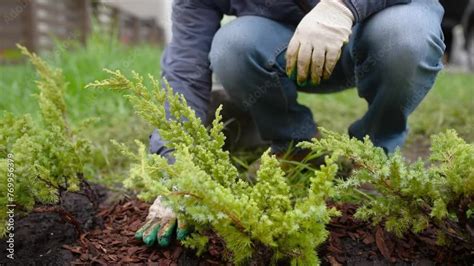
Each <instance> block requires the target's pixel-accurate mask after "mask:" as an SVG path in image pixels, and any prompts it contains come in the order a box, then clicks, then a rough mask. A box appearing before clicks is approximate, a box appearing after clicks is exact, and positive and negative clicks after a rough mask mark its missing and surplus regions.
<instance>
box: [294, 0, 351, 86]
mask: <svg viewBox="0 0 474 266" xmlns="http://www.w3.org/2000/svg"><path fill="white" fill-rule="evenodd" d="M353 23H354V16H353V14H352V12H351V11H350V10H349V8H347V7H346V6H345V4H344V3H343V2H342V0H321V2H319V4H317V5H316V6H315V7H314V8H313V9H312V10H311V11H310V12H309V13H308V14H307V15H306V16H305V17H304V18H303V19H302V20H301V22H300V23H299V25H298V27H297V28H296V31H295V33H294V35H293V37H292V38H291V41H290V43H289V45H288V49H287V52H286V73H287V75H288V77H290V78H291V79H293V80H294V79H295V77H296V81H297V84H298V85H299V86H305V85H306V84H307V81H308V79H310V80H311V84H312V85H313V86H315V85H317V84H319V83H320V82H321V79H328V78H329V77H330V76H331V74H332V71H333V70H334V67H335V66H336V63H337V61H339V57H340V55H341V50H342V46H343V45H344V43H347V42H348V41H349V35H350V34H351V31H352V25H353Z"/></svg>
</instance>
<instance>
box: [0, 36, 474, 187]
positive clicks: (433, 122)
mask: <svg viewBox="0 0 474 266" xmlns="http://www.w3.org/2000/svg"><path fill="white" fill-rule="evenodd" d="M43 56H44V57H45V58H46V59H47V61H48V62H50V63H51V64H52V65H53V66H56V67H60V68H61V69H62V70H63V73H64V75H65V77H66V80H67V81H68V83H69V86H68V88H67V91H66V102H67V106H68V112H69V114H70V119H71V122H72V123H73V124H76V123H77V122H78V121H80V120H82V119H84V118H91V117H95V118H98V121H97V122H95V123H94V124H93V126H92V127H91V128H90V130H89V131H88V132H87V134H88V135H89V137H90V138H91V139H92V140H93V141H94V143H95V144H96V146H97V148H98V149H97V152H96V154H95V155H94V156H95V158H94V160H95V161H96V163H97V165H98V166H99V168H100V169H101V171H100V172H99V173H98V174H97V175H98V178H99V179H104V180H109V179H110V180H119V179H120V178H119V176H120V175H123V174H124V171H125V169H126V161H125V160H124V159H123V157H122V156H120V155H119V154H117V151H116V150H115V149H114V148H113V147H112V145H111V144H110V139H116V140H118V141H119V142H124V143H132V142H133V141H134V139H139V140H141V141H143V142H145V143H147V138H148V134H149V133H150V132H151V128H150V127H149V126H148V125H146V123H144V122H143V121H142V120H141V119H139V118H138V117H137V116H136V115H134V113H133V110H132V108H131V106H130V105H129V104H128V102H127V100H126V99H124V97H122V95H121V94H120V93H118V92H112V91H107V90H104V91H99V90H87V89H84V86H85V85H86V84H87V83H89V82H92V81H94V80H97V79H103V78H105V77H106V76H107V75H106V74H105V73H104V72H103V71H102V69H104V68H108V69H120V70H121V71H122V72H124V73H129V72H130V71H131V70H135V71H137V72H138V73H143V74H146V73H151V74H152V75H155V76H158V75H159V73H160V56H161V49H160V48H159V47H153V46H147V45H142V46H135V47H128V46H124V45H122V44H120V43H118V42H117V41H114V40H113V39H112V38H104V37H102V36H100V34H94V35H93V36H92V37H91V38H90V40H89V41H88V43H87V45H86V46H80V45H78V44H77V43H58V44H57V49H55V50H54V52H52V53H49V54H45V55H43ZM0 75H1V76H0V92H1V97H0V110H7V111H10V112H13V113H16V114H23V113H30V114H32V115H33V116H34V117H38V106H37V104H36V100H35V98H34V96H33V94H34V93H36V87H35V84H34V80H35V72H34V70H33V68H32V66H31V65H29V64H19V65H7V66H0ZM473 84H474V75H469V74H456V73H448V72H442V73H441V74H440V75H439V78H438V80H437V81H436V84H435V87H434V88H433V90H431V92H430V93H429V94H428V96H427V98H426V100H425V101H424V102H423V103H422V104H421V106H420V107H419V108H418V109H417V110H416V111H415V112H414V114H413V115H412V116H411V118H410V128H411V131H410V135H409V139H408V142H407V147H409V148H410V147H416V146H417V145H420V143H423V145H426V144H424V143H426V142H427V136H429V135H430V134H433V133H437V132H441V131H444V130H445V129H447V128H454V129H456V130H457V131H458V132H459V133H460V134H461V136H462V137H463V138H465V139H466V140H467V141H469V142H472V141H474V130H473V125H474V116H473V115H472V114H473V113H474V96H473V95H474V91H473V90H472V88H473V86H474V85H473ZM299 100H300V102H302V103H303V104H306V105H308V106H309V107H310V108H311V109H312V110H313V112H314V117H315V119H316V121H317V122H318V124H319V125H320V126H323V127H326V128H328V129H331V130H335V131H338V132H346V130H347V127H348V126H349V125H350V124H351V123H352V122H353V121H355V120H356V119H358V118H359V117H361V116H362V115H363V114H364V112H365V111H366V109H367V104H366V103H365V101H364V100H363V99H360V98H359V97H358V96H357V92H356V90H354V89H352V90H347V91H344V92H341V93H336V94H328V95H320V94H318V95H316V94H300V99H299ZM110 180H109V181H110Z"/></svg>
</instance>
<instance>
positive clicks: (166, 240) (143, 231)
mask: <svg viewBox="0 0 474 266" xmlns="http://www.w3.org/2000/svg"><path fill="white" fill-rule="evenodd" d="M164 202H165V199H164V198H163V197H162V196H159V197H157V198H156V200H155V201H154V202H153V204H152V205H151V206H150V209H149V210H148V216H147V217H146V219H145V224H144V225H143V226H142V227H141V228H140V229H138V231H137V232H136V233H135V238H136V239H137V240H142V241H143V242H144V243H145V244H146V245H147V246H152V245H153V244H154V243H155V242H158V244H159V245H160V246H161V247H167V246H168V245H169V244H170V242H171V237H172V235H173V233H174V230H175V228H176V226H177V227H178V228H177V229H176V239H178V240H183V239H185V238H186V236H188V234H189V230H188V228H187V226H186V225H185V224H184V223H182V222H180V221H179V220H178V219H177V216H176V214H175V213H174V211H173V210H172V209H171V208H170V207H168V206H166V205H165V204H164Z"/></svg>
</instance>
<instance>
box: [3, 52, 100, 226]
mask: <svg viewBox="0 0 474 266" xmlns="http://www.w3.org/2000/svg"><path fill="white" fill-rule="evenodd" d="M19 48H20V49H21V51H22V53H23V54H24V55H26V56H27V57H29V58H30V60H31V63H32V64H33V65H34V67H35V68H36V70H37V72H38V77H39V79H38V80H37V82H36V84H37V87H38V95H37V99H38V104H39V107H40V111H41V118H42V120H41V122H40V123H35V122H34V121H33V120H32V119H31V117H30V116H29V115H23V116H14V115H13V114H10V113H6V112H5V113H4V114H3V115H2V117H0V158H2V159H0V190H1V191H3V192H5V191H7V186H8V181H12V182H13V184H14V189H15V192H14V198H13V200H12V201H11V199H9V198H8V197H7V193H1V194H0V205H1V206H0V222H1V223H2V224H3V223H4V222H5V221H6V219H7V216H6V215H7V212H6V209H5V208H6V206H7V204H14V205H16V213H18V214H20V213H27V212H29V211H31V210H32V209H33V207H34V205H35V204H37V203H51V204H54V203H56V202H57V201H58V197H59V196H60V195H59V194H60V191H66V190H69V191H76V190H78V189H79V185H80V182H81V180H80V178H79V177H78V175H82V174H83V173H84V165H85V164H86V163H87V161H88V158H89V155H90V150H91V146H90V143H89V141H88V140H86V139H84V138H81V137H79V136H78V135H75V134H74V133H73V132H72V131H71V130H70V129H69V126H68V123H67V117H66V104H65V101H64V91H65V88H66V86H67V84H66V83H65V81H64V77H63V75H62V73H61V71H60V70H58V69H53V68H51V67H50V66H48V65H47V64H46V63H45V62H44V61H43V60H41V58H39V57H38V56H37V55H35V54H32V53H30V52H28V51H27V50H26V48H24V47H21V46H19ZM8 156H11V157H12V159H13V161H14V167H8V160H7V158H8ZM9 168H10V169H13V174H14V178H13V179H10V180H7V176H8V173H9V170H10V169H9ZM10 172H11V171H10ZM4 233H5V226H2V227H1V228H0V235H3V234H4Z"/></svg>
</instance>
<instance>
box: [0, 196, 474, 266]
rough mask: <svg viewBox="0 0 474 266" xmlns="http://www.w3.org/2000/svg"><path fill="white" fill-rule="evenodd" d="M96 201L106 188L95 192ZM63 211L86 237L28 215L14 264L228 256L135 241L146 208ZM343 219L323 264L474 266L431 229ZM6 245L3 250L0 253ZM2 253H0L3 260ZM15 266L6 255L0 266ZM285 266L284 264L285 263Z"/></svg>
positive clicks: (76, 205) (216, 243) (209, 261)
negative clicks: (398, 231)
mask: <svg viewBox="0 0 474 266" xmlns="http://www.w3.org/2000/svg"><path fill="white" fill-rule="evenodd" d="M96 190H98V192H99V193H98V194H99V195H101V201H100V202H103V200H102V199H104V198H105V197H106V196H105V195H106V194H107V193H106V189H105V188H96ZM62 202H63V204H62V207H64V209H65V210H67V211H68V212H70V213H71V214H72V215H74V216H75V217H76V220H77V222H79V223H80V224H81V227H82V231H83V233H82V234H81V235H80V236H78V234H77V233H76V231H75V230H74V226H72V225H71V224H67V223H64V221H63V220H62V219H61V218H60V217H59V216H58V215H57V214H55V213H32V214H30V215H28V216H26V217H21V218H20V217H18V219H17V220H16V221H17V222H16V226H15V251H16V259H15V261H14V263H15V264H21V265H32V264H35V265H65V264H73V265H84V264H86V265H143V264H151V265H159V266H161V265H225V264H228V263H227V261H228V258H229V253H228V251H226V250H225V248H224V244H223V242H222V240H221V239H220V238H219V237H218V236H216V235H215V234H212V233H209V234H208V237H209V240H210V241H209V242H210V244H209V245H208V249H207V251H206V252H204V254H203V255H202V256H200V257H196V256H195V255H194V251H192V250H188V249H186V248H184V247H182V246H181V245H180V244H179V242H178V241H174V242H172V243H171V245H170V246H169V247H167V248H159V247H158V246H153V247H147V246H145V245H144V244H143V243H141V242H140V241H137V240H135V238H134V235H135V231H136V230H137V229H138V228H139V227H140V225H141V224H142V222H143V221H144V219H145V217H146V215H147V211H148V208H149V204H147V203H143V202H141V201H139V200H136V199H122V200H121V201H118V202H116V203H114V204H105V203H104V204H102V206H101V207H100V208H98V209H97V207H96V206H93V205H92V204H91V203H90V202H89V201H88V200H87V199H86V198H85V197H84V196H80V195H75V194H70V193H67V194H65V197H64V198H63V200H62ZM333 206H335V207H337V208H338V209H339V210H340V211H341V213H342V215H341V216H340V217H336V218H334V219H333V220H332V221H331V223H330V224H329V225H328V229H329V231H330V236H329V239H328V241H326V243H325V244H323V245H322V246H321V247H320V248H319V249H318V254H319V257H320V258H321V262H322V264H323V265H435V264H441V265H473V264H474V256H473V255H474V253H473V251H470V250H466V249H462V245H456V244H454V245H451V246H450V247H449V248H448V247H440V246H437V245H436V241H435V234H434V231H433V230H432V229H431V228H429V229H428V230H425V231H424V232H423V233H421V234H419V235H414V234H406V235H405V236H404V237H403V238H397V237H395V236H394V235H393V234H391V233H389V232H387V231H385V230H384V228H383V227H381V226H371V225H370V224H368V223H365V222H361V221H358V220H355V219H354V218H353V214H354V213H355V210H356V206H354V205H350V204H344V205H333ZM5 243H6V240H5V239H2V240H1V242H0V248H1V250H2V252H3V253H4V252H5V250H6V246H5ZM3 253H2V254H3ZM256 254H257V255H256V258H254V260H253V262H252V263H251V264H250V265H266V264H268V263H266V262H268V261H269V258H270V256H271V254H270V253H269V251H268V250H267V249H265V248H263V247H260V248H258V250H257V252H256ZM5 263H12V261H9V260H8V259H6V257H5V255H2V257H1V258H0V265H3V264H5ZM283 265H284V264H283Z"/></svg>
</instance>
